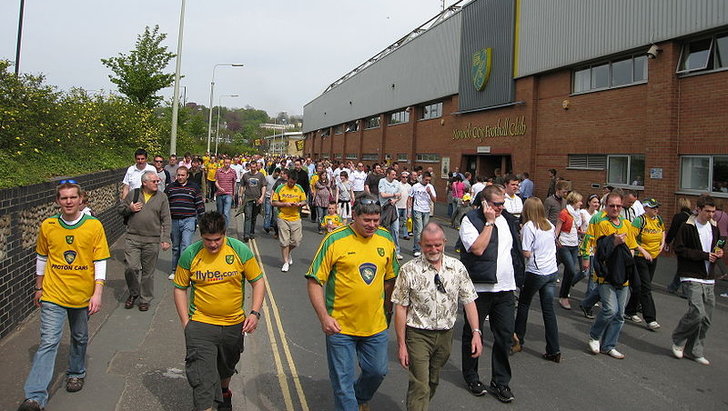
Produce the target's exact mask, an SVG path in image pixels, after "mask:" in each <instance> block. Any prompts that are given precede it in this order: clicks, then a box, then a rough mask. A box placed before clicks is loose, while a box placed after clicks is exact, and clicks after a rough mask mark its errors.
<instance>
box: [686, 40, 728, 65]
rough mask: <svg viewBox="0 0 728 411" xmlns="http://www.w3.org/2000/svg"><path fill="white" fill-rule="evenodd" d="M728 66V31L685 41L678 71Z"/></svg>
mask: <svg viewBox="0 0 728 411" xmlns="http://www.w3.org/2000/svg"><path fill="white" fill-rule="evenodd" d="M726 67H728V33H721V34H717V35H715V36H713V37H709V38H702V39H699V40H693V41H691V42H688V43H685V44H684V45H683V48H682V52H681V53H680V63H679V64H678V66H677V72H678V73H693V72H697V71H712V70H718V69H721V68H726Z"/></svg>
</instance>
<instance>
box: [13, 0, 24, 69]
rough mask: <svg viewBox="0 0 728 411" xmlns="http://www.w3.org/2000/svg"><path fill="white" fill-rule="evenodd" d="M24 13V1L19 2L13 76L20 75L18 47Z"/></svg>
mask: <svg viewBox="0 0 728 411" xmlns="http://www.w3.org/2000/svg"><path fill="white" fill-rule="evenodd" d="M24 12H25V0H20V16H19V17H18V44H17V46H15V76H16V77H17V76H18V75H19V74H20V45H21V44H22V42H23V14H24Z"/></svg>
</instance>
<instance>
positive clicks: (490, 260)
mask: <svg viewBox="0 0 728 411" xmlns="http://www.w3.org/2000/svg"><path fill="white" fill-rule="evenodd" d="M501 215H502V216H503V218H505V219H506V222H508V227H509V229H510V233H509V234H510V235H511V237H512V239H513V247H511V260H512V261H513V275H514V277H515V280H516V285H517V286H518V287H519V288H520V287H521V286H523V280H524V279H525V271H526V266H525V263H524V260H523V253H522V252H521V237H520V232H519V231H520V225H519V221H518V218H517V217H515V216H514V215H513V214H510V213H509V212H508V211H506V210H503V211H502V213H501ZM465 216H466V217H468V219H469V220H470V222H471V223H472V224H473V225H474V226H475V228H476V229H477V230H478V232H479V233H480V232H482V231H483V228H485V216H484V215H483V211H482V210H481V209H480V208H476V209H475V210H472V211H469V212H468V213H467V214H466V215H465ZM500 235H502V233H499V232H498V228H497V227H495V226H494V227H493V233H492V234H491V237H490V242H489V243H488V247H486V249H485V250H484V251H483V254H481V255H479V256H478V255H475V254H473V253H470V252H467V251H465V247H463V245H462V242H461V241H460V239H458V244H457V245H456V248H458V249H460V250H462V251H461V254H460V261H462V263H463V265H465V267H466V268H467V269H468V274H469V275H470V278H471V280H472V281H473V282H474V283H484V284H495V283H497V282H498V278H497V276H496V267H497V263H498V237H499V236H500Z"/></svg>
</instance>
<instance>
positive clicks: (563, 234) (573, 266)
mask: <svg viewBox="0 0 728 411" xmlns="http://www.w3.org/2000/svg"><path fill="white" fill-rule="evenodd" d="M581 203H582V197H581V194H579V193H577V192H576V191H572V192H570V193H569V195H567V196H566V208H564V209H563V210H561V212H560V213H559V217H558V218H557V219H556V247H557V249H558V251H557V252H558V254H559V259H560V260H561V262H562V263H563V264H564V278H563V280H562V281H561V291H559V305H560V306H561V308H563V309H565V310H571V304H570V303H569V291H571V283H572V281H574V277H576V276H577V275H578V273H579V270H580V268H581V266H580V265H579V263H580V261H579V228H580V227H581V214H579V209H580V208H581Z"/></svg>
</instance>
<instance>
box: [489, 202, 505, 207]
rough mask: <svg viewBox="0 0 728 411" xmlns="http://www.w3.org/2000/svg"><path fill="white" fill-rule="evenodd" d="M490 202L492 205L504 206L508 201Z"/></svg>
mask: <svg viewBox="0 0 728 411" xmlns="http://www.w3.org/2000/svg"><path fill="white" fill-rule="evenodd" d="M488 204H490V205H491V207H503V206H504V205H505V204H506V202H505V201H498V202H493V201H488Z"/></svg>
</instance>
